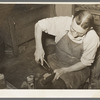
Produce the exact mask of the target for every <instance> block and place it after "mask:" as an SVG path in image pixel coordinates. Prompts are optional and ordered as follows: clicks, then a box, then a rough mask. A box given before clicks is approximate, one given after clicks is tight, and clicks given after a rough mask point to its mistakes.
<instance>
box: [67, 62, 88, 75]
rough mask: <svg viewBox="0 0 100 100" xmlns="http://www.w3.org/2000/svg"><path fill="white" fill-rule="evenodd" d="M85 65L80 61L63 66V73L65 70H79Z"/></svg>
mask: <svg viewBox="0 0 100 100" xmlns="http://www.w3.org/2000/svg"><path fill="white" fill-rule="evenodd" d="M85 67H87V66H86V65H84V64H83V63H82V62H78V63H76V64H74V65H72V66H70V67H67V68H65V73H66V72H73V71H78V70H81V69H83V68H85Z"/></svg>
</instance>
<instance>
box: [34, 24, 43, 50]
mask: <svg viewBox="0 0 100 100" xmlns="http://www.w3.org/2000/svg"><path fill="white" fill-rule="evenodd" d="M41 38H42V30H41V28H40V26H39V25H38V24H36V25H35V42H36V49H41V48H42V39H41Z"/></svg>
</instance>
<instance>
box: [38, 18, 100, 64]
mask: <svg viewBox="0 0 100 100" xmlns="http://www.w3.org/2000/svg"><path fill="white" fill-rule="evenodd" d="M71 22H72V17H68V16H64V17H63V16H60V17H53V18H46V19H42V20H40V21H38V22H37V24H39V26H40V27H41V29H42V31H44V32H46V33H48V34H50V35H54V36H55V42H56V43H57V42H58V41H59V40H60V39H61V38H62V37H63V36H64V35H65V34H66V33H67V31H68V30H70V25H71ZM68 36H69V38H70V39H71V40H72V41H73V42H76V43H83V54H82V57H81V59H80V60H81V62H82V63H83V64H84V65H87V66H90V65H91V64H92V63H93V62H94V58H95V55H96V51H97V48H98V47H99V45H100V41H99V37H98V35H97V34H96V32H95V31H94V30H90V31H89V32H88V33H87V34H86V35H85V36H83V37H79V38H78V39H76V38H74V37H73V36H72V35H71V34H70V32H69V33H68Z"/></svg>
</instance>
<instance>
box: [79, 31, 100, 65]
mask: <svg viewBox="0 0 100 100" xmlns="http://www.w3.org/2000/svg"><path fill="white" fill-rule="evenodd" d="M99 45H100V41H99V37H98V35H97V34H96V32H95V31H94V30H91V31H89V32H88V33H87V35H86V38H85V40H84V43H83V48H84V50H83V54H82V57H81V62H82V63H83V64H84V65H87V66H91V64H92V63H93V62H94V59H95V55H96V52H97V48H98V47H99Z"/></svg>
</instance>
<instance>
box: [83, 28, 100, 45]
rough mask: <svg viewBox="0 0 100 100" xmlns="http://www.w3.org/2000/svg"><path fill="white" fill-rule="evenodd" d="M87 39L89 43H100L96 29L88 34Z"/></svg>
mask: <svg viewBox="0 0 100 100" xmlns="http://www.w3.org/2000/svg"><path fill="white" fill-rule="evenodd" d="M85 41H86V42H87V43H89V44H95V43H98V44H99V42H100V38H99V36H98V35H97V33H96V31H95V30H90V31H88V33H87V35H86V38H85Z"/></svg>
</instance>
